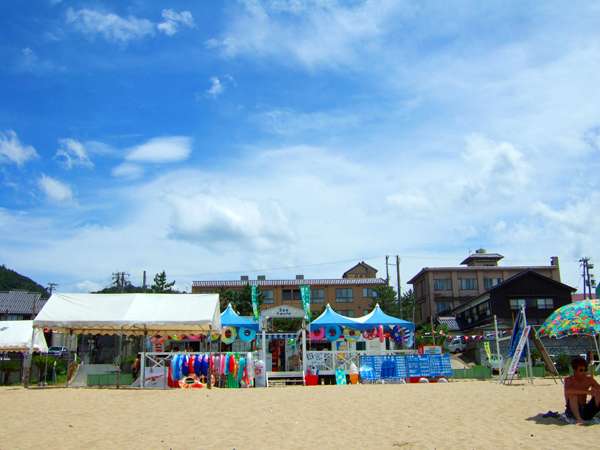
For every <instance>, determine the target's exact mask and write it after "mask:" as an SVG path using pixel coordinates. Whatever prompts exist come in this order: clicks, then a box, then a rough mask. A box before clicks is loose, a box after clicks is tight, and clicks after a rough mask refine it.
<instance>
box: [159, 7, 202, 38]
mask: <svg viewBox="0 0 600 450" xmlns="http://www.w3.org/2000/svg"><path fill="white" fill-rule="evenodd" d="M161 15H162V17H163V19H164V21H163V22H161V23H159V24H158V25H157V28H158V30H159V31H161V32H162V33H165V34H166V35H167V36H173V35H174V34H175V33H177V31H178V30H179V27H180V26H185V27H188V28H193V27H194V18H193V17H192V13H191V12H189V11H181V12H177V11H174V10H172V9H163V10H162V14H161Z"/></svg>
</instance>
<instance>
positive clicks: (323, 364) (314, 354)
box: [306, 351, 333, 371]
mask: <svg viewBox="0 0 600 450" xmlns="http://www.w3.org/2000/svg"><path fill="white" fill-rule="evenodd" d="M306 366H307V367H310V368H311V369H312V370H313V371H314V370H315V369H317V370H332V368H333V363H332V354H331V353H330V352H319V351H309V352H306Z"/></svg>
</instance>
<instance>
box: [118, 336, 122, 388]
mask: <svg viewBox="0 0 600 450" xmlns="http://www.w3.org/2000/svg"><path fill="white" fill-rule="evenodd" d="M118 341H119V357H118V358H117V362H118V364H119V367H118V368H117V389H119V387H120V386H121V362H122V351H123V329H121V330H119V339H118Z"/></svg>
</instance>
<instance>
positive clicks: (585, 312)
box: [538, 300, 600, 355]
mask: <svg viewBox="0 0 600 450" xmlns="http://www.w3.org/2000/svg"><path fill="white" fill-rule="evenodd" d="M598 335H600V301H598V300H582V301H579V302H574V303H569V304H568V305H565V306H561V307H560V308H558V309H557V310H556V311H554V312H553V313H552V314H551V315H550V317H548V318H547V319H546V321H545V322H544V324H543V325H542V327H541V328H540V329H539V330H538V336H546V337H553V338H557V339H560V338H563V337H566V336H590V337H591V338H592V339H593V341H594V345H595V346H596V352H597V353H598V355H600V349H599V348H598V342H597V341H596V336H598Z"/></svg>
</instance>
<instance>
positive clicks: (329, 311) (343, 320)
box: [309, 303, 360, 330]
mask: <svg viewBox="0 0 600 450" xmlns="http://www.w3.org/2000/svg"><path fill="white" fill-rule="evenodd" d="M332 325H338V326H340V327H350V328H358V327H359V326H360V324H359V323H358V322H357V321H356V320H354V319H351V318H350V317H346V316H342V315H341V314H339V313H336V312H335V311H334V310H333V308H332V307H331V306H330V305H329V303H328V304H327V306H326V307H325V311H323V313H322V314H321V315H320V316H319V317H317V318H316V319H315V320H313V321H312V322H311V323H310V325H309V329H311V330H314V329H316V328H320V327H328V326H332Z"/></svg>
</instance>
